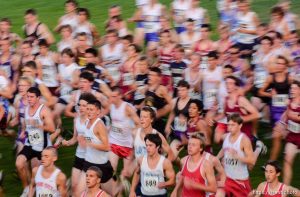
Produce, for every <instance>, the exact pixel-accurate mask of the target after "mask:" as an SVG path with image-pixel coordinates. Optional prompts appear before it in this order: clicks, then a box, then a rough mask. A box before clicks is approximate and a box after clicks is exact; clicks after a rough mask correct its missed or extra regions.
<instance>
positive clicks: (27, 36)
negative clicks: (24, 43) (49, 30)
mask: <svg viewBox="0 0 300 197" xmlns="http://www.w3.org/2000/svg"><path fill="white" fill-rule="evenodd" d="M41 24H42V23H41V22H39V23H38V24H37V26H36V27H35V30H34V31H33V32H32V33H31V34H27V31H26V26H25V28H24V35H25V40H28V41H31V42H34V41H35V40H37V39H39V37H40V35H38V34H37V31H38V29H39V27H40V25H41Z"/></svg>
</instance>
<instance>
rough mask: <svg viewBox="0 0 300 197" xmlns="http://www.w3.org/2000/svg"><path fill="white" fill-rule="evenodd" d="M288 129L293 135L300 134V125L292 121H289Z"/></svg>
mask: <svg viewBox="0 0 300 197" xmlns="http://www.w3.org/2000/svg"><path fill="white" fill-rule="evenodd" d="M287 129H288V130H289V131H291V132H293V133H300V124H299V123H296V122H294V121H292V120H288V128H287Z"/></svg>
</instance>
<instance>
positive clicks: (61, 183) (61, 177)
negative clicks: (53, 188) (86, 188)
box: [56, 172, 67, 197]
mask: <svg viewBox="0 0 300 197" xmlns="http://www.w3.org/2000/svg"><path fill="white" fill-rule="evenodd" d="M66 182H67V177H66V175H65V174H64V173H62V172H60V173H59V174H58V176H57V179H56V184H57V190H58V191H59V194H60V196H61V197H67V185H66Z"/></svg>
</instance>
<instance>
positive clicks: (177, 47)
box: [174, 44, 184, 53]
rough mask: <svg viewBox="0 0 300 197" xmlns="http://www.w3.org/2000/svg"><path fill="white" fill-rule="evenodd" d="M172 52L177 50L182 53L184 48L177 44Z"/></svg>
mask: <svg viewBox="0 0 300 197" xmlns="http://www.w3.org/2000/svg"><path fill="white" fill-rule="evenodd" d="M174 50H179V52H181V53H184V48H183V47H182V45H181V44H177V45H176V46H175V47H174Z"/></svg>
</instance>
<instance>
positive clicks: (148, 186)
mask: <svg viewBox="0 0 300 197" xmlns="http://www.w3.org/2000/svg"><path fill="white" fill-rule="evenodd" d="M157 185H158V177H157V176H145V178H144V186H145V190H146V191H148V192H156V191H157V190H158V187H157Z"/></svg>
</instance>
